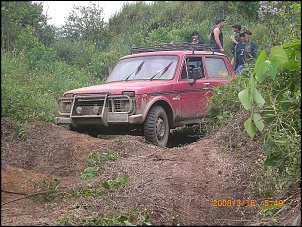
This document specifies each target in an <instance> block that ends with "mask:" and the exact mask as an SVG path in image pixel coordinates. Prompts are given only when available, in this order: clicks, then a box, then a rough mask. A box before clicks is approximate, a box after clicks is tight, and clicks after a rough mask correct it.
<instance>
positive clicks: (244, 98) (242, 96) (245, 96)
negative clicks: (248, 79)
mask: <svg viewBox="0 0 302 227" xmlns="http://www.w3.org/2000/svg"><path fill="white" fill-rule="evenodd" d="M238 97H239V100H240V102H241V104H242V105H243V107H244V108H245V109H246V110H249V109H250V108H251V107H252V102H251V99H250V93H249V90H248V89H247V88H246V89H244V90H242V91H240V92H239V93H238Z"/></svg>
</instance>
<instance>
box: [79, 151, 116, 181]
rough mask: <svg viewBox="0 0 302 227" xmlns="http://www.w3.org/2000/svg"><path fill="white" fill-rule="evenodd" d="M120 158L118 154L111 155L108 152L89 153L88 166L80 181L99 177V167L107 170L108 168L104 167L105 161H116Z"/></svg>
mask: <svg viewBox="0 0 302 227" xmlns="http://www.w3.org/2000/svg"><path fill="white" fill-rule="evenodd" d="M117 158H120V154H119V153H112V152H111V151H109V152H102V153H100V152H95V153H91V154H89V155H88V156H87V161H88V164H89V165H90V166H89V167H87V168H86V169H85V170H84V171H83V172H82V173H81V175H80V177H81V179H83V180H90V179H92V178H95V177H97V176H98V175H99V172H98V171H99V170H100V167H102V168H104V169H107V168H108V166H107V165H105V162H106V161H107V160H112V159H117Z"/></svg>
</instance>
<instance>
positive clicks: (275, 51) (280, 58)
mask: <svg viewBox="0 0 302 227" xmlns="http://www.w3.org/2000/svg"><path fill="white" fill-rule="evenodd" d="M269 58H270V59H274V58H276V60H277V67H278V69H282V68H283V66H284V65H285V64H286V63H287V62H288V57H287V54H286V52H285V50H284V49H283V48H282V47H280V46H274V47H273V48H272V49H271V52H270V57H269Z"/></svg>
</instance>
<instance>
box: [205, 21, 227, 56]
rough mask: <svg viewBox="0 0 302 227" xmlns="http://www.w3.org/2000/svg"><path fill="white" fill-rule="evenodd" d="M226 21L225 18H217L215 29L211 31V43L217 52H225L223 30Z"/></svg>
mask: <svg viewBox="0 0 302 227" xmlns="http://www.w3.org/2000/svg"><path fill="white" fill-rule="evenodd" d="M224 21H225V20H224V19H221V18H219V19H217V20H216V22H215V24H216V26H215V28H214V29H213V31H212V32H211V34H210V35H209V39H210V45H211V47H212V49H213V51H215V52H220V53H224V49H223V34H222V31H221V28H222V26H223V23H224Z"/></svg>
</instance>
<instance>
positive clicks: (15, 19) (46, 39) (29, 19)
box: [1, 1, 54, 51]
mask: <svg viewBox="0 0 302 227" xmlns="http://www.w3.org/2000/svg"><path fill="white" fill-rule="evenodd" d="M46 21H47V20H46V17H45V15H43V6H42V3H37V2H32V1H19V2H18V1H1V49H5V50H12V48H13V47H16V46H17V47H18V48H21V49H18V51H21V50H22V49H23V48H24V47H25V46H27V43H26V41H25V40H22V37H23V36H24V34H28V35H32V37H34V39H37V40H39V42H42V43H44V44H45V45H47V46H48V45H50V44H51V43H52V41H53V40H54V28H53V27H51V26H49V25H47V23H46ZM26 40H27V41H28V44H30V43H32V41H31V40H30V39H29V36H27V38H26ZM16 42H17V43H18V44H17V43H16ZM21 43H24V44H25V45H24V47H22V46H20V44H21Z"/></svg>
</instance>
